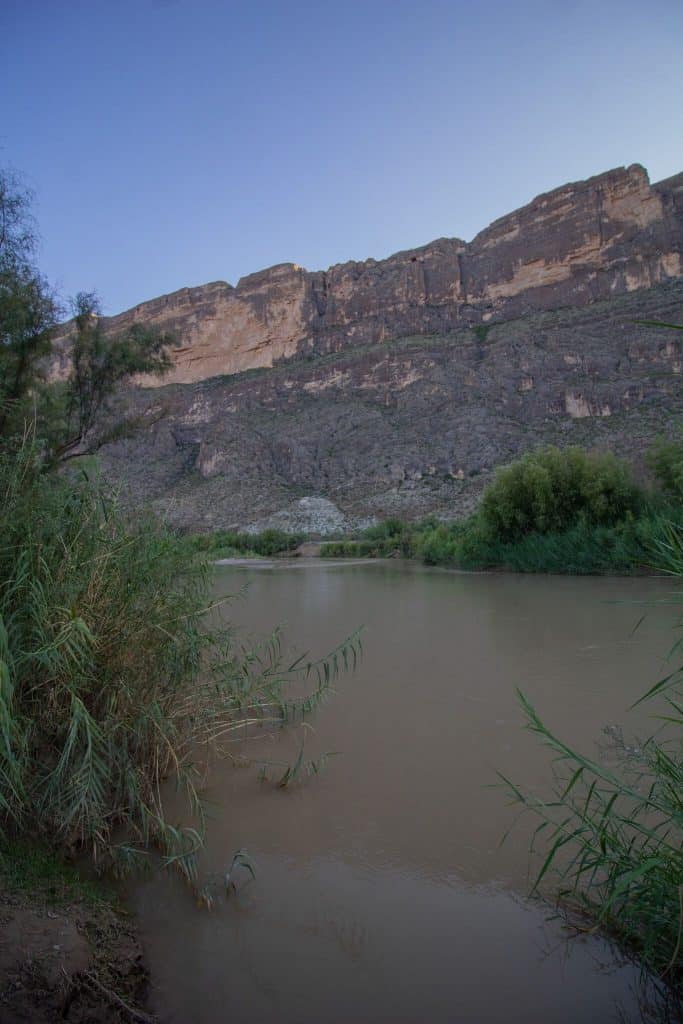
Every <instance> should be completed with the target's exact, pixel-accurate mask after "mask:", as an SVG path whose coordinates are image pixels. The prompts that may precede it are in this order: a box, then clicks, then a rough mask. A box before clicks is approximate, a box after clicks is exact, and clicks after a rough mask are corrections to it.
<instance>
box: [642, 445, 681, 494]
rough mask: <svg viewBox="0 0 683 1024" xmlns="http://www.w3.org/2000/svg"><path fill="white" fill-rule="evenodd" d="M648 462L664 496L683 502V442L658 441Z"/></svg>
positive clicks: (649, 455)
mask: <svg viewBox="0 0 683 1024" xmlns="http://www.w3.org/2000/svg"><path fill="white" fill-rule="evenodd" d="M647 461H648V465H649V467H650V469H651V470H652V472H653V473H654V475H655V478H656V480H657V482H658V484H659V486H660V487H661V489H662V491H663V492H664V494H665V495H666V496H667V497H668V498H670V499H673V500H674V501H683V440H677V441H664V440H660V441H658V442H657V443H656V444H655V445H654V446H653V448H652V450H651V451H650V452H649V454H648V459H647Z"/></svg>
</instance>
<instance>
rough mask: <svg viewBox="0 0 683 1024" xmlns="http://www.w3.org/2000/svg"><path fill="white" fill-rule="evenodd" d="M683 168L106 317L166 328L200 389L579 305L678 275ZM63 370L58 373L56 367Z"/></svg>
mask: <svg viewBox="0 0 683 1024" xmlns="http://www.w3.org/2000/svg"><path fill="white" fill-rule="evenodd" d="M682 254H683V173H682V174H679V175H677V176H675V177H673V178H670V179H668V180H667V181H663V182H660V183H659V184H656V185H650V183H649V180H648V176H647V172H646V171H645V170H644V168H642V167H641V166H639V165H637V164H634V165H633V166H631V167H628V168H619V169H617V170H612V171H608V172H607V173H605V174H601V175H598V176H596V177H594V178H590V179H588V180H587V181H583V182H578V183H574V184H569V185H564V186H562V187H561V188H558V189H555V190H554V191H552V192H548V193H546V194H545V195H541V196H539V197H538V198H536V199H534V200H533V202H531V203H529V205H528V206H525V207H523V208H522V209H520V210H517V211H516V212H514V213H511V214H509V215H508V216H506V217H502V218H501V219H500V220H497V221H495V223H493V224H492V225H491V226H490V227H488V228H486V230H484V231H482V232H481V233H480V234H478V235H477V236H476V238H474V239H473V241H471V242H469V243H467V242H464V241H461V240H460V239H457V238H453V239H448V238H442V239H438V240H437V241H434V242H431V243H429V244H428V245H425V246H423V247H422V248H420V249H414V250H409V251H407V252H400V253H397V254H396V255H394V256H390V257H389V258H388V259H385V260H379V261H376V260H366V261H365V262H362V263H355V262H351V263H343V264H339V265H337V266H334V267H331V268H330V269H329V270H327V271H321V272H309V271H307V270H304V269H303V268H301V267H299V266H297V265H296V264H293V263H286V264H281V265H279V266H276V267H271V268H270V269H269V270H264V271H262V272H260V273H257V274H252V275H250V276H249V277H245V278H242V279H241V280H240V281H239V283H238V285H237V287H232V286H231V285H229V284H226V283H224V282H215V283H213V284H207V285H204V286H201V287H198V288H183V289H181V290H180V291H178V292H174V293H173V294H171V295H165V296H162V297H161V298H158V299H153V300H152V301H150V302H145V303H142V304H141V305H139V306H136V307H135V308H134V309H131V310H129V311H127V312H125V313H122V314H120V315H119V316H115V317H111V318H107V321H106V323H107V327H108V328H109V329H111V330H112V331H117V330H120V329H122V328H125V327H126V326H128V325H130V324H131V323H144V324H146V325H150V326H158V327H161V328H164V329H168V330H171V331H172V332H173V333H174V334H175V335H176V338H177V340H178V343H179V344H178V348H177V349H176V350H175V351H174V363H175V365H174V369H173V371H172V373H171V375H170V376H169V377H166V378H164V379H163V381H160V380H158V379H149V380H146V381H143V382H142V383H145V384H147V385H149V386H158V385H160V384H168V383H169V382H177V383H192V382H197V381H201V380H206V379H208V378H210V377H215V376H218V375H224V374H234V373H238V372H240V371H243V370H249V369H253V368H256V367H268V366H273V365H274V364H276V363H278V362H280V361H282V360H285V359H288V358H292V357H297V356H302V355H306V354H314V355H324V354H326V353H331V352H340V351H342V350H344V349H345V348H347V347H349V346H353V347H355V346H358V345H371V344H374V343H377V342H385V341H390V340H392V339H395V338H399V337H402V336H406V335H411V334H425V335H428V334H442V333H446V332H448V331H453V330H457V329H459V328H462V327H464V326H467V325H476V324H486V323H495V322H498V321H502V320H509V319H511V318H516V317H520V316H523V315H526V314H528V313H530V312H533V311H538V310H550V309H557V308H560V307H566V306H571V307H584V306H588V305H590V304H591V303H594V302H597V301H600V300H604V299H608V298H610V297H614V296H618V295H622V294H625V293H628V292H633V291H636V290H638V289H643V288H651V287H652V286H654V285H657V284H660V283H663V282H666V281H668V280H672V279H676V278H680V277H681V276H683V255H682ZM56 372H59V370H58V368H56Z"/></svg>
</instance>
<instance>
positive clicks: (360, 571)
mask: <svg viewBox="0 0 683 1024" xmlns="http://www.w3.org/2000/svg"><path fill="white" fill-rule="evenodd" d="M245 584H248V593H247V596H246V599H245V600H240V601H238V602H237V603H235V604H234V605H233V607H232V611H231V618H232V619H233V621H235V622H236V623H237V624H238V625H239V626H240V628H241V630H242V632H244V633H254V634H257V633H261V634H262V633H264V632H267V631H269V630H271V629H272V628H273V627H274V626H276V625H278V624H284V626H285V627H286V635H287V638H288V640H289V641H290V642H291V644H292V646H293V647H295V648H298V649H300V650H302V649H303V650H311V651H312V653H314V654H322V653H324V652H325V651H326V650H327V649H329V648H331V647H333V646H334V645H335V644H336V643H337V642H338V641H339V640H340V639H341V638H342V637H343V636H345V635H346V634H349V633H351V632H352V631H353V630H354V629H355V628H356V627H357V626H359V625H363V626H364V627H365V630H364V640H363V647H364V656H363V661H362V664H361V665H360V667H359V669H358V670H357V671H356V673H355V674H353V675H349V676H346V677H344V678H342V679H340V680H339V682H338V684H337V685H336V693H335V695H334V696H333V697H332V699H331V700H330V701H329V702H328V703H327V704H326V705H325V706H324V707H323V708H322V709H321V710H320V711H319V712H318V713H317V714H316V715H315V717H314V718H313V719H312V722H311V724H312V726H313V728H312V729H306V730H305V732H306V756H307V757H310V758H315V757H317V756H318V755H320V754H321V753H323V752H338V753H337V754H336V756H334V757H332V758H330V759H329V761H328V763H327V766H326V768H325V770H324V772H323V773H322V774H320V775H318V776H315V777H313V778H311V779H310V780H308V781H306V782H305V783H304V784H301V785H295V786H293V787H290V788H288V789H284V790H283V789H279V788H277V786H276V785H274V784H273V783H268V782H259V781H258V776H257V770H256V768H255V767H254V765H253V763H252V766H251V767H247V766H244V765H243V766H238V767H236V766H235V765H234V764H233V763H231V762H230V761H223V762H221V763H219V764H218V765H217V766H216V767H215V768H214V769H213V771H212V773H211V776H210V778H209V784H208V787H207V789H206V792H205V793H204V796H205V798H206V800H207V801H208V802H209V807H210V814H211V821H210V824H209V828H208V842H207V848H206V853H205V855H204V857H203V861H202V873H203V876H204V877H212V876H216V877H218V878H220V876H221V875H222V873H223V872H225V870H226V868H227V866H228V865H229V864H230V861H231V860H232V856H233V854H234V852H235V851H236V850H238V849H240V848H245V849H246V850H248V852H249V855H250V857H251V858H252V860H253V862H254V864H255V867H256V879H255V880H251V878H250V875H249V873H248V872H247V870H246V869H244V868H238V869H236V871H235V880H236V883H237V892H236V893H233V894H232V895H231V896H230V898H229V899H228V900H225V899H223V898H221V899H218V900H217V904H216V906H215V908H214V910H213V911H212V912H210V913H209V912H206V911H200V910H198V909H197V908H196V906H195V904H194V902H193V900H192V898H191V895H190V893H189V891H188V889H187V888H186V887H184V886H183V885H182V884H181V883H180V882H179V881H177V880H175V879H173V878H167V877H166V878H154V879H151V880H149V881H145V882H144V883H140V884H139V885H138V886H137V887H136V888H135V891H134V894H133V896H134V902H135V906H136V909H137V912H138V914H139V918H140V923H141V928H142V932H143V938H144V941H145V944H146V948H147V953H148V957H149V961H150V966H151V969H152V974H153V977H154V979H155V987H154V993H153V1007H154V1009H155V1010H156V1011H157V1012H158V1014H159V1016H160V1018H161V1019H162V1020H163V1021H165V1022H173V1024H181V1022H182V1024H185V1022H193V1024H218V1022H224V1021H229V1022H232V1024H242V1022H250V1024H251V1022H254V1024H255V1022H271V1021H272V1022H276V1021H277V1022H283V1024H288V1022H301V1024H308V1022H316V1024H336V1022H339V1024H342V1022H344V1024H346V1022H351V1021H360V1022H366V1021H367V1022H387V1024H388V1022H396V1024H398V1022H406V1024H407V1022H423V1021H424V1022H435V1024H436V1022H446V1021H448V1022H491V1024H494V1022H496V1024H497V1022H526V1024H531V1022H543V1024H554V1022H557V1024H559V1022H566V1024H581V1022H587V1024H588V1022H591V1024H592V1022H602V1021H619V1020H621V1021H630V1020H633V1021H636V1020H639V1019H640V1015H639V1012H638V986H637V971H636V970H635V969H634V968H633V967H631V966H629V965H628V964H624V963H623V962H620V961H619V959H618V958H617V957H616V956H615V953H614V951H613V950H612V949H610V947H609V946H608V945H607V944H606V943H604V942H602V941H600V940H599V939H597V938H595V937H590V938H589V937H582V938H579V939H576V938H573V939H571V940H569V939H568V937H567V931H566V930H565V929H564V927H563V925H562V922H561V921H559V920H557V919H552V917H551V915H550V912H549V910H548V908H547V907H546V906H543V905H541V904H539V903H538V902H530V901H528V900H527V899H526V896H525V894H526V893H527V892H528V888H529V858H528V844H529V837H530V834H531V831H532V823H531V821H529V822H526V821H525V820H522V821H520V822H517V823H516V825H515V826H514V828H513V829H512V831H511V833H510V835H509V836H508V838H507V840H506V841H505V842H503V843H501V840H502V838H503V836H504V835H505V833H506V832H507V830H508V829H509V828H510V827H511V826H512V825H513V822H514V821H515V818H516V817H517V813H518V812H517V809H516V808H513V807H511V806H510V804H509V802H508V799H507V796H506V794H505V792H504V791H503V790H502V789H501V788H498V787H497V786H496V782H497V776H496V772H497V771H498V770H499V771H501V772H504V773H505V774H506V775H508V776H509V777H510V778H512V779H514V781H515V782H517V783H519V784H521V785H523V786H528V787H534V788H535V789H536V790H537V791H538V792H541V793H543V792H546V793H547V791H548V790H547V778H548V766H549V755H548V752H547V751H546V750H544V749H543V748H542V747H540V746H539V743H538V741H537V740H536V739H535V737H534V736H532V735H531V734H530V733H529V732H527V731H525V730H524V729H523V716H522V713H521V711H520V709H519V706H518V704H517V701H516V697H515V688H516V687H521V688H522V689H523V690H524V692H525V693H526V694H527V695H528V696H529V697H530V698H531V699H532V701H533V702H534V704H535V705H536V707H537V709H538V710H539V711H540V712H541V714H542V716H543V717H544V718H545V720H546V721H547V723H548V724H549V725H550V726H551V727H553V728H555V729H556V730H557V731H559V732H560V733H561V735H562V736H563V738H565V739H567V740H569V741H570V742H571V743H573V744H578V745H579V746H580V747H581V748H582V750H584V751H585V752H586V753H589V754H591V755H596V754H597V755H598V756H602V757H605V758H608V759H609V758H613V757H614V754H613V752H611V751H610V750H609V749H608V748H606V747H605V746H604V742H603V741H604V736H603V733H602V730H603V727H604V726H605V725H612V724H617V723H618V724H621V725H622V726H623V727H624V730H625V732H626V733H627V734H629V735H631V734H635V735H641V736H642V735H643V734H645V733H646V732H647V731H648V729H649V725H648V717H647V716H648V711H647V710H644V709H642V708H641V709H638V711H637V713H636V712H634V711H631V712H629V711H628V706H629V704H630V703H631V702H632V701H633V700H634V699H635V698H636V697H637V696H639V695H640V694H641V693H642V692H643V690H644V689H645V688H647V687H648V686H649V685H651V684H652V683H653V682H654V681H655V680H656V679H657V678H658V677H659V675H660V674H661V673H663V671H664V657H665V655H666V653H667V651H668V650H669V648H670V646H671V644H672V642H673V639H674V636H675V633H674V629H673V627H674V623H675V621H676V619H677V610H676V609H675V607H672V606H671V605H668V604H664V603H660V604H657V603H652V602H657V601H658V600H659V601H661V600H662V599H664V600H666V599H667V596H668V595H669V594H670V593H671V586H670V584H668V583H667V581H665V580H628V579H627V580H623V579H590V578H586V579H581V578H576V579H574V578H562V577H549V578H546V577H524V576H512V575H510V576H508V575H476V574H457V573H452V572H446V571H441V570H430V569H426V568H422V567H418V566H413V565H410V564H407V563H400V562H396V563H395V562H378V563H365V564H358V563H355V564H344V563H333V564H331V563H325V562H321V561H311V562H305V561H300V562H292V563H285V562H279V563H270V564H269V563H252V564H249V565H232V566H225V567H221V568H220V569H218V570H217V584H216V586H217V590H218V592H219V593H228V592H235V591H237V590H239V589H240V588H241V587H243V586H244V585H245ZM644 612H647V615H646V618H645V620H644V621H643V622H642V623H641V625H640V626H639V627H638V628H637V629H636V631H635V632H633V629H634V627H635V626H636V624H637V623H638V621H639V619H640V618H641V616H642V615H643V613H644ZM302 735H303V732H302V728H301V727H300V726H299V727H296V728H293V729H290V730H288V731H286V732H281V733H278V734H277V735H275V736H264V735H262V736H261V737H260V738H258V739H254V740H251V741H249V742H247V743H246V744H238V745H236V746H235V747H234V748H233V753H234V754H235V756H237V757H243V758H245V759H249V760H251V761H252V762H255V761H267V762H286V761H288V760H290V759H292V758H294V757H296V752H297V750H298V748H299V744H300V742H301V738H302ZM276 776H277V773H276V772H274V773H273V778H275V777H276ZM544 787H545V788H544ZM169 800H172V796H171V795H169Z"/></svg>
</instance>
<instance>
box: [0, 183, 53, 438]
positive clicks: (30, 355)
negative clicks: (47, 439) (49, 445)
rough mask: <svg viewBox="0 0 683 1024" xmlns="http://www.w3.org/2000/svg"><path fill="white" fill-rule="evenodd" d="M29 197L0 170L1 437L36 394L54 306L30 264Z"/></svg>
mask: <svg viewBox="0 0 683 1024" xmlns="http://www.w3.org/2000/svg"><path fill="white" fill-rule="evenodd" d="M30 204H31V195H30V193H29V192H28V191H27V190H26V189H24V188H23V187H22V185H21V183H20V181H19V179H18V178H17V176H16V175H14V174H12V173H10V172H8V171H2V170H0V436H2V435H3V434H7V433H12V432H14V431H17V430H20V429H21V424H22V420H23V418H24V417H25V415H26V414H27V411H28V410H29V409H30V399H31V392H32V391H33V392H34V395H33V397H34V400H35V398H36V394H35V391H36V387H37V385H38V384H39V383H40V377H41V375H40V367H41V360H42V359H44V357H45V356H46V355H47V354H48V352H49V351H50V345H51V338H52V332H53V330H54V327H55V324H56V322H57V315H58V306H57V303H56V301H55V298H54V296H53V294H52V292H51V290H50V288H49V287H48V285H47V282H46V281H45V279H44V278H43V277H42V275H41V274H40V273H39V271H38V270H37V269H36V267H35V264H34V256H35V248H36V237H35V230H34V225H33V220H32V217H31V212H30Z"/></svg>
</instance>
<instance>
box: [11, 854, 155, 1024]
mask: <svg viewBox="0 0 683 1024" xmlns="http://www.w3.org/2000/svg"><path fill="white" fill-rule="evenodd" d="M148 988H149V974H148V970H147V966H146V964H145V960H144V956H143V952H142V946H141V943H140V940H139V937H138V934H137V931H136V927H135V923H134V921H133V919H132V918H130V917H128V916H127V915H126V914H125V912H124V910H123V909H122V908H121V907H120V906H119V904H118V901H117V899H116V895H115V894H114V893H113V892H111V891H109V890H108V889H107V888H105V886H104V885H103V884H102V883H98V882H84V881H82V880H81V879H79V878H78V876H77V874H76V873H75V872H74V871H73V869H70V868H68V867H65V866H64V865H62V864H60V863H57V862H54V861H52V860H51V857H50V855H46V854H42V853H37V854H34V853H33V852H28V853H27V852H26V851H25V850H22V851H21V854H20V855H19V856H17V855H15V854H12V855H0V1021H2V1024H19V1022H22V1024H24V1022H31V1024H48V1022H49V1024H52V1022H54V1021H68V1022H71V1024H85V1022H86V1021H87V1022H89V1024H119V1022H121V1021H128V1022H129V1021H135V1022H140V1021H142V1022H153V1021H155V1019H156V1018H154V1017H153V1016H152V1015H151V1014H150V1013H148V1012H147V1011H146V1008H145V1007H146V1002H147V994H148Z"/></svg>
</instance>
